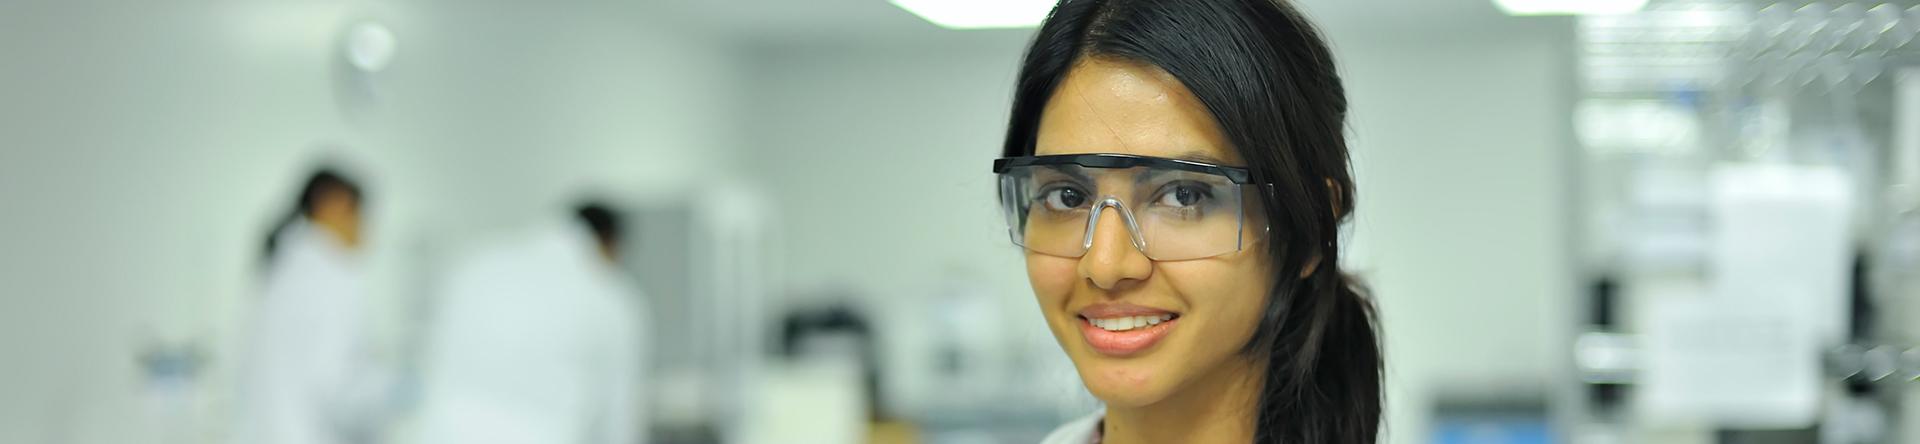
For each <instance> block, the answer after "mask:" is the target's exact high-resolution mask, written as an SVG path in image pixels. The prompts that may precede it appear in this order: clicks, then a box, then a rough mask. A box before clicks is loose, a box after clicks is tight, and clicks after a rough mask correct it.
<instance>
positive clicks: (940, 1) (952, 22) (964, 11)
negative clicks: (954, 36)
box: [888, 0, 1054, 29]
mask: <svg viewBox="0 0 1920 444" xmlns="http://www.w3.org/2000/svg"><path fill="white" fill-rule="evenodd" d="M888 1H890V2H893V5H894V6H899V7H900V9H905V10H907V12H911V13H913V15H917V16H920V18H923V19H926V20H927V21H929V22H933V24H935V25H940V27H942V28H947V29H989V28H1028V27H1033V26H1038V25H1040V21H1041V20H1045V19H1046V18H1047V12H1049V11H1052V10H1053V5H1054V0H888Z"/></svg>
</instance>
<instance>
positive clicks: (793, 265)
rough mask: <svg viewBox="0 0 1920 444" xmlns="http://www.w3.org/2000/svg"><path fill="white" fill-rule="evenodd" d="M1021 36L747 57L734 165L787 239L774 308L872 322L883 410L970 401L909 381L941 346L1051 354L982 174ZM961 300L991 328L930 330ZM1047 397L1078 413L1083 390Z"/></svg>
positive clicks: (785, 50) (1060, 376)
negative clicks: (985, 305)
mask: <svg viewBox="0 0 1920 444" xmlns="http://www.w3.org/2000/svg"><path fill="white" fill-rule="evenodd" d="M1025 34H1026V33H1025V32H988V33H978V34H971V35H967V36H964V37H956V38H955V39H954V41H949V42H946V43H943V44H941V46H937V47H932V48H930V47H929V46H927V45H918V44H899V43H897V42H871V43H868V44H863V45H860V46H844V45H838V44H834V45H810V44H788V45H775V46H764V47H759V48H756V49H753V50H751V51H750V52H748V53H747V57H746V58H745V60H748V61H749V65H748V71H750V72H752V73H753V74H752V77H750V80H749V82H748V85H749V88H750V94H751V95H752V97H753V98H754V102H753V103H754V105H753V106H752V107H751V108H750V109H749V111H748V112H747V113H745V114H743V115H742V117H743V118H744V119H745V120H744V121H743V123H744V125H743V129H744V134H745V137H746V138H747V140H748V141H749V142H748V143H747V148H746V149H744V150H743V153H745V154H746V155H747V156H748V162H747V163H746V164H747V165H748V166H749V168H750V169H751V171H752V173H753V176H754V177H755V179H756V180H759V181H761V183H760V185H762V186H764V188H766V189H768V190H770V191H771V193H773V198H774V199H773V200H774V201H776V202H777V208H776V211H777V212H778V213H779V214H780V215H781V217H780V219H779V222H778V223H776V224H774V226H775V227H776V229H777V230H780V231H781V232H782V233H784V234H783V235H782V237H784V238H785V242H784V244H785V245H784V246H783V247H782V250H783V257H781V258H779V260H780V262H781V268H783V269H784V272H783V273H781V274H782V276H783V277H782V278H781V280H780V281H778V282H776V283H775V285H774V287H775V288H783V289H785V291H786V292H787V293H784V294H777V295H775V296H774V297H775V299H776V300H777V301H778V302H777V304H779V306H776V307H774V308H775V310H776V311H778V310H781V309H784V308H786V307H795V306H807V305H810V304H820V303H832V302H842V301H850V302H854V303H857V304H859V305H862V306H865V307H869V308H871V309H872V310H873V311H874V312H873V313H872V314H874V315H876V318H877V319H876V320H877V322H878V324H879V325H880V328H882V329H883V330H882V331H881V332H880V335H879V336H880V339H881V341H882V344H881V345H882V348H883V350H882V353H883V356H882V358H883V360H884V361H885V363H884V364H883V365H884V366H885V367H886V368H887V372H888V373H887V374H886V377H887V378H888V379H887V380H886V381H885V383H886V385H887V387H888V389H889V390H890V391H891V392H892V393H891V394H892V395H894V397H893V398H892V399H890V400H888V401H886V402H889V403H892V404H893V405H891V406H889V407H890V408H893V407H899V408H908V409H913V408H917V407H920V406H924V405H925V404H927V403H933V402H939V401H942V400H944V399H943V398H952V397H961V396H971V395H977V394H974V393H949V391H950V389H951V388H950V387H941V386H938V385H934V384H933V383H932V382H931V381H926V380H923V379H920V378H918V376H921V375H924V374H925V372H927V371H930V367H929V366H932V365H935V363H936V362H938V361H937V360H936V359H935V358H936V357H937V355H936V351H934V350H932V349H931V348H932V347H931V342H932V341H934V340H935V338H934V335H948V336H952V335H963V334H973V333H977V332H990V334H994V335H997V336H998V337H997V338H995V339H990V340H994V341H1004V342H1003V343H1005V344H1011V345H1016V346H1018V347H1021V349H1020V350H1039V351H1043V352H1044V351H1047V350H1049V349H1051V350H1053V351H1052V352H1050V353H1049V354H1046V355H1043V356H1044V357H1057V356H1058V352H1057V346H1056V345H1054V342H1053V339H1052V336H1051V335H1050V334H1049V333H1048V332H1047V330H1046V328H1045V326H1044V324H1043V321H1042V320H1041V318H1040V317H1039V315H1038V313H1037V311H1036V310H1034V305H1033V299H1032V293H1031V292H1030V290H1029V289H1028V286H1027V281H1026V278H1025V276H1026V274H1025V271H1024V270H1025V268H1024V265H1023V262H1021V255H1020V253H1019V250H1017V249H1016V248H1017V247H1014V246H1013V245H1012V244H1010V243H1008V238H1007V234H1006V226H1005V224H1004V222H1002V221H1001V219H1000V213H999V207H998V203H997V201H995V200H994V199H995V193H997V191H996V190H997V185H996V182H995V180H996V179H995V178H994V176H993V174H992V172H991V166H992V159H993V158H995V157H998V153H999V149H1000V148H999V147H1000V141H1001V138H1002V137H1003V134H1002V133H1001V131H1002V128H1004V127H1005V125H1006V116H1007V112H1008V111H1007V102H1008V99H1009V98H1010V97H1011V96H1012V91H1013V79H1014V74H1015V71H1016V70H1017V68H1018V62H1019V57H1020V54H1019V53H1020V49H1019V46H1020V44H1021V43H1020V40H1021V39H1022V38H1024V36H1025ZM956 295H959V296H967V295H981V296H983V297H984V298H986V299H988V300H990V301H992V302H991V305H990V306H991V307H993V308H992V309H990V311H992V312H997V313H998V314H999V315H998V316H992V317H988V318H984V319H976V320H972V321H971V322H970V323H969V324H968V327H967V328H968V330H971V332H946V331H939V330H938V329H937V327H932V326H931V325H932V323H933V322H934V321H935V320H936V319H938V318H939V316H937V313H936V312H935V311H934V310H937V309H938V308H937V307H938V305H937V301H940V300H943V299H952V298H955V297H957V296H956ZM1009 355H1011V356H1010V357H1008V358H1009V359H1018V358H1016V357H1012V356H1022V355H1021V353H1019V352H1017V351H1016V352H1012V353H1009ZM1062 361H1063V359H1062ZM1056 364H1057V363H1056ZM1051 370H1056V371H1054V372H1051V373H1049V374H1048V375H1046V376H1045V377H1046V378H1053V379H1057V380H1058V381H1061V382H1069V381H1072V380H1071V379H1066V378H1071V372H1070V369H1068V368H1066V367H1064V366H1058V365H1056V366H1055V367H1052V368H1051ZM1027 376H1032V375H1027ZM1029 379H1031V378H1029ZM1054 386H1055V387H1056V388H1059V389H1058V390H1057V391H1055V392H1053V395H1055V396H1047V397H1044V398H1052V399H1059V400H1063V401H1062V402H1068V403H1071V402H1072V401H1073V400H1074V399H1077V398H1075V396H1077V395H1076V394H1077V393H1083V392H1084V391H1083V390H1081V389H1078V388H1077V387H1075V386H1071V385H1069V384H1055V385H1054Z"/></svg>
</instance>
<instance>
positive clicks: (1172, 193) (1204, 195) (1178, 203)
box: [1153, 182, 1213, 208]
mask: <svg viewBox="0 0 1920 444" xmlns="http://www.w3.org/2000/svg"><path fill="white" fill-rule="evenodd" d="M1160 190H1161V191H1160V198H1159V199H1156V200H1155V201H1154V202H1153V203H1154V205H1160V206H1167V207H1174V208H1186V207H1191V206H1194V205H1200V204H1202V203H1206V201H1207V200H1208V199H1212V198H1213V190H1212V189H1211V188H1209V187H1207V186H1204V185H1200V184H1196V183H1191V182H1175V183H1171V184H1167V186H1165V187H1161V189H1160Z"/></svg>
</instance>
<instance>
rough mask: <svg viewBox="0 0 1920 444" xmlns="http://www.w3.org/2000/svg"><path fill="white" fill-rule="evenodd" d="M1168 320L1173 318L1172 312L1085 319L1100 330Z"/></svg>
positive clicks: (1133, 327)
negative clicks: (1157, 314) (1155, 314)
mask: <svg viewBox="0 0 1920 444" xmlns="http://www.w3.org/2000/svg"><path fill="white" fill-rule="evenodd" d="M1170 320H1173V315H1172V314H1163V315H1159V316H1128V317H1124V318H1108V319H1089V320H1087V322H1089V323H1092V324H1093V326H1095V327H1100V329H1101V330H1106V331H1127V330H1132V329H1136V328H1141V327H1147V326H1151V325H1160V323H1162V322H1167V321H1170Z"/></svg>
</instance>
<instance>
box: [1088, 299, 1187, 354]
mask: <svg viewBox="0 0 1920 444" xmlns="http://www.w3.org/2000/svg"><path fill="white" fill-rule="evenodd" d="M1078 320H1079V321H1080V333H1081V336H1082V337H1084V338H1085V339H1086V341H1087V345H1088V346H1090V347H1092V348H1093V350H1094V351H1095V352H1098V353H1100V354H1102V355H1107V356H1112V357H1127V356H1132V355H1135V354H1139V353H1141V352H1144V351H1146V350H1147V349H1149V348H1152V347H1153V345H1154V344H1157V343H1159V342H1160V340H1161V339H1162V338H1165V337H1166V336H1167V334H1168V333H1169V332H1171V331H1173V327H1174V326H1175V325H1177V324H1179V323H1180V314H1179V313H1173V312H1169V311H1165V310H1158V309H1150V308H1145V307H1137V306H1097V307H1093V308H1089V309H1087V310H1082V311H1081V312H1080V314H1079V316H1078Z"/></svg>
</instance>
